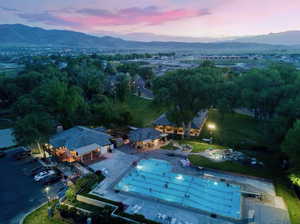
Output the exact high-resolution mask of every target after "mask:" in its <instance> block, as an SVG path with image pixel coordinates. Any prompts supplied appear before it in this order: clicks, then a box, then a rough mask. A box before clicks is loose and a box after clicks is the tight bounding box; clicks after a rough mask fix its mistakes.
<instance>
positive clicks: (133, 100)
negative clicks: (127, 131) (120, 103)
mask: <svg viewBox="0 0 300 224" xmlns="http://www.w3.org/2000/svg"><path fill="white" fill-rule="evenodd" d="M125 103H126V105H127V106H128V107H129V110H130V112H131V114H132V116H133V125H135V126H139V127H146V126H150V125H151V122H152V121H154V120H155V119H156V118H158V117H159V116H160V115H161V114H162V113H164V112H166V110H165V109H164V108H162V107H159V106H157V105H154V104H153V101H152V100H146V99H144V98H141V97H138V96H130V97H129V98H128V100H127V102H125Z"/></svg>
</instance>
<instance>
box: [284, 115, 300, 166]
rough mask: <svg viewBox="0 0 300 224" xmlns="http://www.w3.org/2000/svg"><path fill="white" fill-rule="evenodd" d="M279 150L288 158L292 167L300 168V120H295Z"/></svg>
mask: <svg viewBox="0 0 300 224" xmlns="http://www.w3.org/2000/svg"><path fill="white" fill-rule="evenodd" d="M281 148H282V151H283V152H285V153H286V154H287V155H288V156H289V158H290V160H291V161H292V163H293V165H294V166H297V168H300V120H297V121H296V122H295V124H294V126H293V128H291V129H290V130H289V131H288V133H287V135H286V136H285V139H284V141H283V143H282V145H281Z"/></svg>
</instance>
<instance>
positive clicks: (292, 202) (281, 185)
mask: <svg viewBox="0 0 300 224" xmlns="http://www.w3.org/2000/svg"><path fill="white" fill-rule="evenodd" d="M286 182H288V180H286V179H277V180H276V181H275V187H276V193H277V195H278V196H281V197H283V198H284V200H285V203H286V205H287V207H288V209H289V214H290V219H291V222H292V224H300V200H299V199H298V198H297V195H296V194H295V192H294V191H293V190H292V189H291V188H289V187H288V186H287V185H286Z"/></svg>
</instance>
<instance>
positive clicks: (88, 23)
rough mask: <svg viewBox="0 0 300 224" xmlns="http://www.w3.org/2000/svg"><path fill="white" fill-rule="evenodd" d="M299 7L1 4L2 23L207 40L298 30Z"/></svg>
mask: <svg viewBox="0 0 300 224" xmlns="http://www.w3.org/2000/svg"><path fill="white" fill-rule="evenodd" d="M283 6H284V7H283ZM298 9H300V2H299V1H296V0H287V1H286V2H284V5H283V3H282V1H279V0H275V1H274V0H266V1H264V2H261V1H259V0H253V1H251V2H245V1H244V0H229V1H226V2H224V1H222V0H211V1H205V0H203V1H201V2H199V1H197V0H188V1H184V2H183V1H180V0H166V1H163V2H161V1H158V0H146V1H143V2H142V3H141V2H129V1H128V0H127V1H122V2H120V1H118V0H111V1H110V2H106V3H105V4H101V2H99V1H96V0H87V1H85V3H84V4H83V3H82V2H81V1H79V0H67V1H64V2H61V1H59V0H53V1H50V0H45V1H43V2H36V1H34V0H28V1H26V3H25V2H23V1H20V0H11V1H9V2H3V3H1V4H0V20H1V22H2V24H24V25H28V26H33V27H41V28H44V29H58V30H71V31H78V32H83V33H88V34H91V35H96V36H101V35H108V36H116V37H121V38H124V39H126V38H127V39H130V38H133V39H134V38H141V39H143V38H144V39H147V38H148V39H151V37H153V38H155V37H157V38H162V39H163V38H166V39H167V38H171V39H172V38H179V39H180V38H182V39H184V38H187V40H188V39H189V38H190V40H191V41H193V39H196V40H197V39H198V38H203V39H207V41H208V42H209V41H214V40H219V39H220V40H222V39H230V38H239V37H249V36H257V35H266V34H270V33H280V32H286V31H297V30H300V25H299V24H298V23H297V21H299V19H300V16H299V13H298V11H299V10H298ZM234 21H239V22H238V23H237V22H234ZM178 27H180V29H178ZM204 41H205V40H204Z"/></svg>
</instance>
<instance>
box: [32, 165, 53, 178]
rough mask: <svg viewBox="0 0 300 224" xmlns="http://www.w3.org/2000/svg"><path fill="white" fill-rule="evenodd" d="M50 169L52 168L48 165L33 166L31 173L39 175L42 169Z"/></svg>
mask: <svg viewBox="0 0 300 224" xmlns="http://www.w3.org/2000/svg"><path fill="white" fill-rule="evenodd" d="M49 170H50V168H48V167H44V166H39V167H36V168H33V169H32V170H31V175H32V176H35V175H37V174H38V173H40V172H42V171H49Z"/></svg>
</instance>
